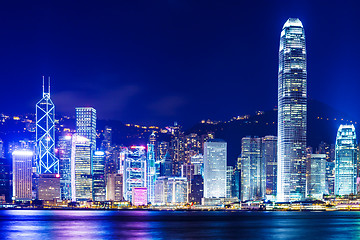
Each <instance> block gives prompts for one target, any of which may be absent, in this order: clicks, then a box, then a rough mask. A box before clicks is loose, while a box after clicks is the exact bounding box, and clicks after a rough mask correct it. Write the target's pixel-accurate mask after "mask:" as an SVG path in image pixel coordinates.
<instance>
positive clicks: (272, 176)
mask: <svg viewBox="0 0 360 240" xmlns="http://www.w3.org/2000/svg"><path fill="white" fill-rule="evenodd" d="M261 141H262V146H261V157H262V161H263V162H264V164H265V174H266V187H265V189H266V195H271V196H274V197H275V196H276V185H277V137H276V136H265V137H263V138H262V139H261Z"/></svg>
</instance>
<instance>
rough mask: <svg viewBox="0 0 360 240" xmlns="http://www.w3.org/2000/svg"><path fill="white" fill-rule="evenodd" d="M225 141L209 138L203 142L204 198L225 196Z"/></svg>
mask: <svg viewBox="0 0 360 240" xmlns="http://www.w3.org/2000/svg"><path fill="white" fill-rule="evenodd" d="M226 166H227V143H226V142H225V141H223V140H220V139H211V140H209V141H207V142H206V143H205V144H204V198H225V197H226Z"/></svg>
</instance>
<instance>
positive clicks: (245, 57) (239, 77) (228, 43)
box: [0, 1, 360, 126]
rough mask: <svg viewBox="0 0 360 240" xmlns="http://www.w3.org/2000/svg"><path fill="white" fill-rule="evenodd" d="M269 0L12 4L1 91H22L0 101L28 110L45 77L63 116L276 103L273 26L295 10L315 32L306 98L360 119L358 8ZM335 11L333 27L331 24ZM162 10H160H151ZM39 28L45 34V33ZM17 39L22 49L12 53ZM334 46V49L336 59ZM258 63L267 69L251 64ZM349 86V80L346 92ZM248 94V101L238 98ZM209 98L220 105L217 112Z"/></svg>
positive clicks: (176, 112) (162, 117)
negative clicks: (78, 110) (241, 0)
mask: <svg viewBox="0 0 360 240" xmlns="http://www.w3.org/2000/svg"><path fill="white" fill-rule="evenodd" d="M263 5H264V8H260V9H258V8H257V7H256V6H255V3H247V5H245V6H246V7H245V8H243V7H241V6H240V4H237V3H234V2H228V3H214V2H209V3H207V4H204V3H203V2H199V3H188V4H185V3H182V4H180V3H178V4H175V3H159V4H154V5H152V4H149V3H147V4H145V5H144V6H142V7H140V8H139V9H136V6H135V5H133V4H131V3H118V4H114V5H111V6H112V7H113V9H117V10H118V11H119V12H114V11H113V10H110V8H108V7H104V6H94V5H92V4H91V3H89V4H88V5H86V6H84V11H76V10H77V9H79V8H80V6H79V5H77V4H74V6H73V9H68V8H67V9H64V8H65V6H63V5H61V4H59V5H56V4H55V3H48V4H44V5H41V7H39V8H36V7H33V8H29V9H28V10H18V9H16V8H15V6H13V5H12V4H11V3H8V4H7V6H4V8H3V10H2V11H3V12H2V13H3V17H4V18H5V19H7V21H6V23H7V25H4V35H6V36H7V38H5V39H2V40H1V41H2V43H3V46H7V48H6V49H5V50H6V51H4V53H3V55H2V56H1V57H0V62H2V66H3V68H4V69H3V70H4V71H0V77H1V78H2V79H3V80H4V84H5V85H4V87H6V88H7V89H9V91H7V92H5V93H4V95H2V96H0V100H1V101H3V102H5V101H6V100H7V99H9V97H10V94H14V93H15V91H16V92H17V94H19V95H20V96H22V101H21V102H20V101H12V102H11V103H9V104H7V105H6V106H5V105H4V106H3V107H2V108H3V110H4V111H5V112H9V113H21V112H31V109H32V108H31V106H32V105H33V103H34V102H35V101H36V100H37V99H36V98H35V97H34V96H35V94H30V93H31V92H36V91H38V88H37V87H35V86H37V85H38V82H39V79H40V77H41V76H42V75H46V76H47V75H49V76H51V77H52V79H54V81H53V85H54V88H53V89H54V92H53V94H52V97H53V101H54V103H55V104H56V105H57V110H58V112H59V113H60V114H72V113H73V108H75V107H78V106H93V107H94V108H95V109H98V115H99V118H102V119H117V120H121V121H122V122H134V123H138V124H159V125H169V124H171V123H172V122H173V121H178V122H179V123H181V124H182V125H185V126H189V125H190V124H192V123H193V122H198V121H200V120H202V119H207V118H210V119H214V120H224V119H229V118H231V117H233V116H237V115H242V114H248V113H251V112H254V111H256V110H269V109H272V108H274V107H275V106H276V105H277V104H276V95H275V94H274V93H275V92H276V88H277V86H276V84H275V83H274V80H275V79H276V70H277V64H276V56H277V48H278V43H277V41H278V35H277V34H276V32H277V31H278V29H279V28H281V26H282V25H283V23H284V21H286V19H288V18H289V17H299V18H300V19H302V21H303V23H304V26H305V28H306V29H307V32H308V33H309V34H308V35H309V38H308V39H307V40H308V43H309V46H308V51H310V52H311V54H310V55H309V56H308V61H309V68H308V72H309V76H310V77H309V86H311V88H309V97H310V98H313V99H316V100H319V101H322V102H325V103H327V104H329V105H330V106H332V107H334V108H336V109H339V110H340V111H343V112H345V113H347V114H348V115H350V116H351V117H352V118H354V119H355V120H358V119H360V117H359V116H360V113H359V112H358V110H357V109H356V108H352V106H351V105H352V103H353V102H356V101H357V98H356V97H357V94H356V91H355V90H354V89H356V87H357V86H358V83H357V81H356V79H357V78H358V73H357V71H355V69H356V68H355V67H354V66H356V64H357V61H358V60H357V58H356V52H357V51H359V49H357V44H355V42H356V39H358V37H357V36H358V35H360V34H359V32H358V31H357V30H356V26H355V25H354V24H355V23H354V22H356V21H353V19H354V18H355V16H356V14H355V13H354V12H353V10H351V9H350V10H348V12H346V14H345V12H344V11H343V9H344V6H342V5H340V6H336V8H335V6H334V5H332V4H327V5H326V6H323V5H322V4H320V3H310V2H307V1H305V2H304V3H303V4H302V5H301V6H297V5H296V4H290V3H286V2H282V1H279V2H276V3H271V4H270V3H265V2H264V3H263ZM265 6H266V7H265ZM81 7H82V6H81ZM323 7H325V8H326V10H328V12H329V13H328V14H325V13H324V15H323V17H317V16H316V14H315V12H319V11H318V10H319V9H322V8H323ZM4 9H6V10H7V11H4ZM135 9H136V10H135ZM149 9H151V10H153V12H151V13H150V12H149ZM200 9H201V10H202V11H201V12H199V10H200ZM215 9H216V11H214V10H215ZM244 9H247V10H246V11H245V10H244ZM264 9H267V10H266V11H265V10H264ZM353 9H355V8H353ZM47 10H49V11H47ZM166 10H168V11H166ZM239 10H240V11H241V12H240V13H243V14H240V13H239V12H238V11H239ZM255 10H256V11H255ZM335 10H336V11H338V15H335V16H334V21H333V22H334V24H325V23H327V22H329V19H330V17H333V15H334V14H335ZM123 11H124V12H125V13H124V14H121V13H123ZM128 11H132V12H135V14H133V15H131V14H129V13H128ZM257 11H259V12H257ZM50 12H51V14H50ZM166 12H172V13H174V14H172V16H170V15H169V14H167V13H166ZM322 12H327V11H322ZM156 13H158V16H159V17H158V18H153V14H156ZM213 14H216V15H215V18H213V17H212V16H213ZM20 15H21V16H23V18H19V17H18V16H20ZM34 15H36V16H38V17H37V18H34ZM185 16H186V17H185ZM16 17H18V18H17V19H24V18H26V19H28V21H27V22H26V23H25V22H24V21H22V20H16V19H15V18H16ZM80 19H83V20H80ZM215 19H216V20H215ZM163 20H167V21H166V24H164V23H163ZM256 26H260V28H259V29H257V27H256ZM25 27H29V30H27V31H25V30H24V29H23V28H25ZM12 28H13V29H18V30H19V31H16V32H14V31H13V30H12ZM318 29H321V31H317V30H318ZM175 30H176V31H175ZM41 32H47V33H48V35H47V36H46V37H45V36H44V37H41V38H39V36H43V35H42V34H39V33H41ZM16 39H17V40H16ZM21 39H28V42H26V44H25V42H24V41H23V40H21ZM320 39H329V40H328V41H320ZM345 41H346V44H345ZM12 42H13V43H12ZM104 43H106V44H104ZM18 44H25V46H26V47H21V48H19V49H16V50H14V48H13V46H14V45H16V46H17V45H18ZM245 46H249V47H245ZM335 46H336V47H335ZM254 48H256V49H257V51H251V50H250V49H254ZM328 49H333V51H332V52H333V53H334V55H333V58H332V57H330V56H329V52H328V51H327V50H328ZM12 50H13V51H12ZM191 52H193V53H194V54H190V53H191ZM20 56H22V57H20ZM189 56H191V57H189ZM323 56H326V57H325V58H324V57H323ZM22 59H24V60H22ZM29 59H33V61H28V60H29ZM340 59H341V60H340ZM25 63H26V64H25ZM258 66H261V67H262V71H256V69H257V67H258ZM19 69H22V71H19ZM245 70H248V71H245ZM325 79H326V81H325ZM220 80H221V81H220ZM340 80H341V84H340ZM219 82H221V84H218V83H219ZM349 85H350V86H354V87H352V88H350V89H347V88H346V86H349ZM16 86H21V88H20V89H19V87H16ZM259 86H261V87H260V88H259ZM239 93H240V94H239ZM255 94H256V95H259V96H261V97H260V98H259V97H255V96H254V95H255ZM208 96H212V97H208ZM214 96H215V97H214ZM247 99H251V101H248V102H247V104H243V103H244V102H245V101H246V100H247ZM264 99H266V101H264ZM23 102H25V104H23ZM214 105H221V106H224V107H222V108H219V109H218V110H217V111H211V108H212V106H214ZM200 106H201V108H200ZM199 109H200V111H199Z"/></svg>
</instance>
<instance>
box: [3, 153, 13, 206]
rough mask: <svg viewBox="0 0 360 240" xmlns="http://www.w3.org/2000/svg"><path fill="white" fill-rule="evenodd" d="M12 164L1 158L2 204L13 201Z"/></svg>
mask: <svg viewBox="0 0 360 240" xmlns="http://www.w3.org/2000/svg"><path fill="white" fill-rule="evenodd" d="M10 182H11V164H10V160H8V159H6V158H0V203H1V202H10V201H11V196H10V194H11V185H10Z"/></svg>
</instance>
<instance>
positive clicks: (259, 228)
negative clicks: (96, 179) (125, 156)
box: [0, 210, 360, 240]
mask: <svg viewBox="0 0 360 240" xmlns="http://www.w3.org/2000/svg"><path fill="white" fill-rule="evenodd" d="M0 221H1V223H0V229H1V232H0V239H22V240H24V239H43V240H45V239H194V238H200V239H357V238H359V237H360V212H224V211H204V212H201V211H197V212H188V211H86V210H82V211H76V210H74V211H73V210H2V211H0Z"/></svg>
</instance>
